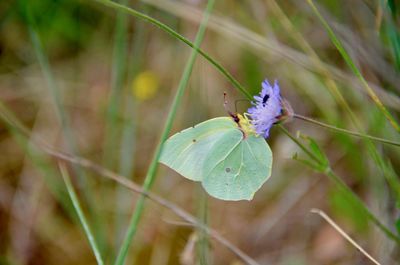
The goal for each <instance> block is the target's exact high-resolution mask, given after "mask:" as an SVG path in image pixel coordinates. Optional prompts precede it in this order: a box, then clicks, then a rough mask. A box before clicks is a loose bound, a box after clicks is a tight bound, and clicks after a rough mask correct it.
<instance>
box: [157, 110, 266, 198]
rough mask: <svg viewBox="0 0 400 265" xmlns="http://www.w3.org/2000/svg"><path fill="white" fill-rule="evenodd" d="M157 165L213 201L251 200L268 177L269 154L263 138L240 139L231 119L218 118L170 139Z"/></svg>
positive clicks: (240, 133)
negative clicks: (193, 183)
mask: <svg viewBox="0 0 400 265" xmlns="http://www.w3.org/2000/svg"><path fill="white" fill-rule="evenodd" d="M160 162H161V163H163V164H165V165H166V166H168V167H170V168H172V169H173V170H175V171H176V172H178V173H179V174H181V175H182V176H184V177H185V178H188V179H191V180H194V181H201V182H202V185H203V187H204V189H205V190H206V191H207V192H208V193H209V194H210V195H211V196H213V197H215V198H218V199H222V200H232V201H237V200H251V199H252V198H253V196H254V193H255V192H256V191H257V190H258V189H259V188H260V187H261V186H262V184H264V182H265V181H267V179H268V178H269V176H270V175H271V165H272V152H271V149H270V148H269V146H268V144H267V143H266V142H265V140H264V139H263V138H262V137H256V136H254V135H248V136H247V137H243V133H242V131H241V130H240V129H239V127H238V125H237V124H236V123H235V122H234V121H233V120H232V119H231V118H228V117H219V118H215V119H211V120H207V121H205V122H202V123H200V124H198V125H196V126H194V127H192V128H189V129H186V130H183V131H181V132H179V133H177V134H175V135H173V136H172V137H171V138H169V139H168V140H167V141H166V142H165V143H164V146H163V151H162V153H161V157H160Z"/></svg>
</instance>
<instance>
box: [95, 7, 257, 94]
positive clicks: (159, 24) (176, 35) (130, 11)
mask: <svg viewBox="0 0 400 265" xmlns="http://www.w3.org/2000/svg"><path fill="white" fill-rule="evenodd" d="M93 1H97V2H99V3H102V4H103V5H105V6H108V7H111V8H114V9H116V10H120V11H123V12H126V13H128V14H130V15H132V16H135V17H137V18H139V19H142V20H145V21H147V22H149V23H151V24H153V25H155V26H157V27H158V28H160V29H162V30H163V31H165V32H167V33H168V34H170V35H172V36H173V37H174V38H176V39H178V40H180V41H182V42H183V43H185V44H186V45H188V46H190V47H191V48H193V49H195V50H196V51H197V52H198V53H199V54H200V55H201V56H203V57H204V58H205V59H206V60H207V61H209V62H210V63H211V64H212V65H213V66H214V67H215V68H216V69H217V70H218V71H219V72H220V73H221V74H222V75H223V76H225V77H226V79H227V80H228V81H229V82H231V83H232V85H233V86H234V87H235V88H237V89H238V90H239V91H240V92H242V93H243V94H244V95H245V96H246V97H247V98H248V99H252V96H251V95H250V93H249V92H248V91H247V90H246V89H245V88H244V87H243V86H242V85H241V84H240V83H239V82H238V81H237V80H236V79H235V78H234V77H233V76H232V75H231V74H230V73H229V72H228V71H227V70H226V69H225V68H224V67H222V65H221V64H219V63H218V62H217V61H216V60H214V59H213V58H211V56H210V55H208V54H207V53H206V52H204V51H203V50H202V49H200V48H199V47H196V45H195V44H194V43H192V42H191V41H189V40H188V39H186V38H185V37H183V36H182V35H180V34H179V33H178V32H176V31H175V30H173V29H172V28H170V27H168V26H167V25H165V24H164V23H162V22H160V21H158V20H157V19H154V18H152V17H150V16H147V15H146V14H143V13H141V12H139V11H136V10H134V9H132V8H129V7H126V6H123V5H120V4H117V3H114V2H112V1H109V0H93Z"/></svg>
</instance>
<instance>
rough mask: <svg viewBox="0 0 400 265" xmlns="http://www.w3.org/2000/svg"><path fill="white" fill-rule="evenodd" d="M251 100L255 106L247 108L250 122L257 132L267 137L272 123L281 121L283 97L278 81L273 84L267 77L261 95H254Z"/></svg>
mask: <svg viewBox="0 0 400 265" xmlns="http://www.w3.org/2000/svg"><path fill="white" fill-rule="evenodd" d="M254 99H255V101H253V102H251V104H252V105H254V106H253V107H251V108H249V109H248V110H247V112H248V114H249V116H250V118H251V120H250V123H251V125H252V126H253V129H254V130H255V131H256V133H257V134H259V135H262V136H263V137H264V138H265V139H267V138H268V136H269V130H270V129H271V127H272V125H273V124H274V123H276V122H277V121H279V119H278V118H279V116H280V115H281V114H282V99H281V95H280V89H279V85H278V82H277V81H275V83H274V86H271V85H270V83H269V82H268V80H267V79H265V80H264V81H263V82H262V90H261V92H260V94H259V95H257V96H254Z"/></svg>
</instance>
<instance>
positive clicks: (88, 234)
mask: <svg viewBox="0 0 400 265" xmlns="http://www.w3.org/2000/svg"><path fill="white" fill-rule="evenodd" d="M59 168H60V172H61V175H62V177H63V179H64V183H65V186H66V187H67V191H68V194H69V197H70V199H71V202H72V205H73V206H74V208H75V211H76V213H77V215H78V218H79V221H80V222H81V224H82V226H83V230H84V231H85V234H86V237H87V239H88V241H89V244H90V246H91V247H92V250H93V253H94V256H95V257H96V260H97V264H99V265H103V264H104V262H103V259H102V257H101V254H100V250H99V248H98V246H97V243H96V240H95V238H94V236H93V233H92V231H91V229H90V227H89V224H88V222H87V220H86V217H85V215H84V214H83V211H82V208H81V205H80V203H79V200H78V196H77V195H76V193H75V190H74V188H73V187H72V183H71V180H70V177H69V174H68V172H67V169H66V167H65V165H64V164H61V163H60V164H59Z"/></svg>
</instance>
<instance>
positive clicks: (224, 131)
mask: <svg viewBox="0 0 400 265" xmlns="http://www.w3.org/2000/svg"><path fill="white" fill-rule="evenodd" d="M240 140H241V132H240V131H239V130H238V129H237V124H236V123H235V122H234V121H233V120H232V119H231V118H228V117H218V118H214V119H210V120H207V121H205V122H202V123H199V124H197V125H196V126H194V127H191V128H188V129H186V130H183V131H181V132H178V133H176V134H175V135H173V136H172V137H170V138H169V139H168V140H167V141H166V142H165V143H164V146H163V150H162V153H161V157H160V159H159V161H160V162H161V163H163V164H164V165H166V166H168V167H170V168H172V169H173V170H175V171H176V172H178V173H179V174H181V175H182V176H184V177H185V178H188V179H191V180H194V181H201V180H203V178H204V161H205V159H206V158H207V157H208V156H209V154H210V150H218V152H222V153H227V152H229V149H230V148H229V146H230V145H235V144H237V143H238V142H240ZM220 142H230V144H224V145H221V144H218V143H220ZM215 145H217V146H218V147H222V149H219V148H213V146H215Z"/></svg>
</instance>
